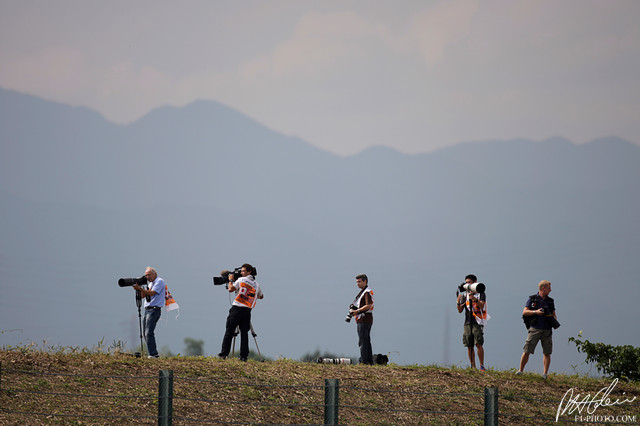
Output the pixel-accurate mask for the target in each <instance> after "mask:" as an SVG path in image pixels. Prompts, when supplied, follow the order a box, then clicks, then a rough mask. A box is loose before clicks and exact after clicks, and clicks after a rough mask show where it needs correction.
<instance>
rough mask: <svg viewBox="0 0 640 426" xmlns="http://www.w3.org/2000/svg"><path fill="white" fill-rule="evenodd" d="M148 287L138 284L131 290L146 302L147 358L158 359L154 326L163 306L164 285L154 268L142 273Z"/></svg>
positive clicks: (145, 331) (144, 323)
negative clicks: (136, 292)
mask: <svg viewBox="0 0 640 426" xmlns="http://www.w3.org/2000/svg"><path fill="white" fill-rule="evenodd" d="M144 277H145V278H146V280H147V282H148V285H146V286H145V287H148V288H145V287H141V286H140V284H139V283H138V282H136V283H134V284H133V288H134V289H135V290H136V291H138V292H139V293H140V295H141V296H142V297H144V298H145V299H146V300H145V302H144V322H143V329H144V338H145V340H146V343H147V353H148V354H149V358H158V348H157V347H156V335H155V330H156V324H157V323H158V320H159V319H160V315H162V307H163V306H164V304H165V284H164V280H163V279H162V278H160V277H159V276H158V273H157V272H156V270H155V268H152V267H150V266H149V267H147V269H146V270H145V271H144Z"/></svg>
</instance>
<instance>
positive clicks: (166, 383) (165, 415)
mask: <svg viewBox="0 0 640 426" xmlns="http://www.w3.org/2000/svg"><path fill="white" fill-rule="evenodd" d="M172 417H173V370H160V376H159V381H158V425H160V426H171V423H172Z"/></svg>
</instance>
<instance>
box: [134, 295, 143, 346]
mask: <svg viewBox="0 0 640 426" xmlns="http://www.w3.org/2000/svg"><path fill="white" fill-rule="evenodd" d="M136 306H137V307H138V325H139V326H140V350H141V351H144V346H142V312H141V307H142V296H141V295H140V292H139V291H136ZM135 356H136V358H140V356H142V354H141V353H140V352H136V353H135Z"/></svg>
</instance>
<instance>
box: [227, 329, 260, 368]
mask: <svg viewBox="0 0 640 426" xmlns="http://www.w3.org/2000/svg"><path fill="white" fill-rule="evenodd" d="M249 329H250V330H251V335H252V336H253V341H254V342H256V349H257V350H258V356H259V357H260V359H261V360H262V354H261V353H260V347H259V346H258V339H256V336H257V334H256V332H255V331H254V330H253V323H251V321H249ZM238 334H240V326H239V325H237V326H236V331H234V332H233V346H232V349H231V356H234V355H235V353H236V336H237V335H238Z"/></svg>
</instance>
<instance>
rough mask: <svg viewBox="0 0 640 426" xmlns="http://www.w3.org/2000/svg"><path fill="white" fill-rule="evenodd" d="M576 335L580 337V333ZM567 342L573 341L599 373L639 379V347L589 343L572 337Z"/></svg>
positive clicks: (634, 379) (626, 378)
mask: <svg viewBox="0 0 640 426" xmlns="http://www.w3.org/2000/svg"><path fill="white" fill-rule="evenodd" d="M578 337H582V334H579V335H578ZM569 342H574V343H575V344H576V348H577V349H578V352H583V353H585V354H586V355H587V359H586V362H587V363H590V362H593V363H595V365H596V368H597V369H598V371H599V372H600V373H603V374H605V375H606V376H609V377H617V378H619V379H623V380H633V381H640V348H636V347H634V346H631V345H624V346H612V345H606V344H604V343H591V342H590V341H588V340H584V341H582V340H578V339H576V338H574V337H569Z"/></svg>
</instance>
